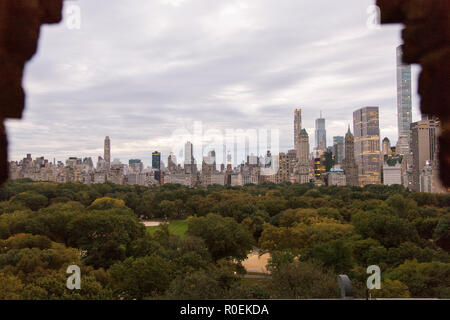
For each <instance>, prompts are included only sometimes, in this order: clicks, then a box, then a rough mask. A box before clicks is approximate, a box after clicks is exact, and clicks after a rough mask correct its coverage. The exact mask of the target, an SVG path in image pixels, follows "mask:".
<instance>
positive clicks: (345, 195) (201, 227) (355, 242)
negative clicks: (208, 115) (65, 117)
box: [0, 180, 450, 299]
mask: <svg viewBox="0 0 450 320" xmlns="http://www.w3.org/2000/svg"><path fill="white" fill-rule="evenodd" d="M156 218H157V219H168V220H172V219H186V218H187V219H188V230H187V234H186V236H185V237H178V236H175V235H173V234H171V233H170V232H169V231H168V228H167V226H163V227H161V228H160V229H159V230H158V231H156V232H155V233H149V232H147V231H146V229H145V227H144V226H143V224H141V223H140V219H156ZM254 247H257V248H258V249H259V251H260V252H269V253H270V254H271V257H272V258H271V260H270V264H269V270H270V272H271V277H267V278H265V279H252V278H246V277H245V270H244V269H243V267H242V264H241V262H242V261H243V260H244V259H245V258H246V257H247V254H248V253H249V252H250V251H251V250H252V248H254ZM449 250H450V195H447V194H426V193H411V192H407V191H406V190H405V189H404V188H403V187H401V186H390V187H388V186H366V187H365V188H358V187H315V186H314V185H309V184H306V185H298V184H288V183H286V184H280V185H275V184H263V185H247V186H244V187H233V188H226V187H220V186H210V187H208V188H186V187H183V186H180V185H164V186H162V187H141V186H120V185H113V184H96V185H90V186H87V185H83V184H56V183H36V182H32V181H29V180H20V181H19V180H16V181H12V182H9V183H8V184H6V185H5V186H3V187H2V188H1V189H0V299H211V298H239V299H260V298H294V299H298V298H337V297H339V293H338V288H337V280H336V275H337V274H347V275H349V277H350V278H351V279H352V281H353V284H354V286H355V290H356V294H357V296H358V297H365V294H366V290H365V283H366V279H367V276H368V275H367V274H366V268H367V267H368V266H369V265H378V266H380V268H381V271H382V290H379V291H376V292H372V293H371V294H372V296H376V297H440V298H450V255H449ZM72 264H75V265H78V266H80V267H81V270H82V271H81V273H82V288H81V290H74V291H71V290H68V289H67V288H66V280H67V277H68V275H67V274H66V269H67V266H69V265H72Z"/></svg>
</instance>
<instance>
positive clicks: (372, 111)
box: [353, 107, 381, 186]
mask: <svg viewBox="0 0 450 320" xmlns="http://www.w3.org/2000/svg"><path fill="white" fill-rule="evenodd" d="M353 131H354V134H355V160H356V164H357V165H358V170H359V183H360V185H362V186H365V185H368V184H380V183H381V153H380V117H379V109H378V107H365V108H362V109H359V110H356V111H355V112H354V113H353Z"/></svg>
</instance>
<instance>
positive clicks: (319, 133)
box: [316, 114, 327, 152]
mask: <svg viewBox="0 0 450 320" xmlns="http://www.w3.org/2000/svg"><path fill="white" fill-rule="evenodd" d="M326 149H327V130H326V129H325V119H324V118H322V114H320V118H319V119H316V151H321V152H324V151H325V150H326Z"/></svg>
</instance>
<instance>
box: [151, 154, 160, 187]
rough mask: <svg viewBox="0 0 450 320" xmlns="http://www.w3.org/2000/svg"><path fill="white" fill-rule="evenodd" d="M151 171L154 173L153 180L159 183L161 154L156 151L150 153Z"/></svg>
mask: <svg viewBox="0 0 450 320" xmlns="http://www.w3.org/2000/svg"><path fill="white" fill-rule="evenodd" d="M152 169H153V171H154V172H155V180H156V181H158V182H159V183H161V153H160V152H158V151H155V152H153V153H152Z"/></svg>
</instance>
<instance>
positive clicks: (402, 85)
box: [397, 46, 412, 155]
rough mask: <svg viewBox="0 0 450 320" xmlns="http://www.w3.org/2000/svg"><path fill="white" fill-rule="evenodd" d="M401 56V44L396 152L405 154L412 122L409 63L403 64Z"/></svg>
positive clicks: (408, 147) (401, 51)
mask: <svg viewBox="0 0 450 320" xmlns="http://www.w3.org/2000/svg"><path fill="white" fill-rule="evenodd" d="M402 57H403V50H402V46H399V47H397V118H398V141H397V153H399V154H403V155H406V154H408V153H409V152H410V146H409V143H410V126H411V123H412V99H411V65H405V64H403V61H402Z"/></svg>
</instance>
